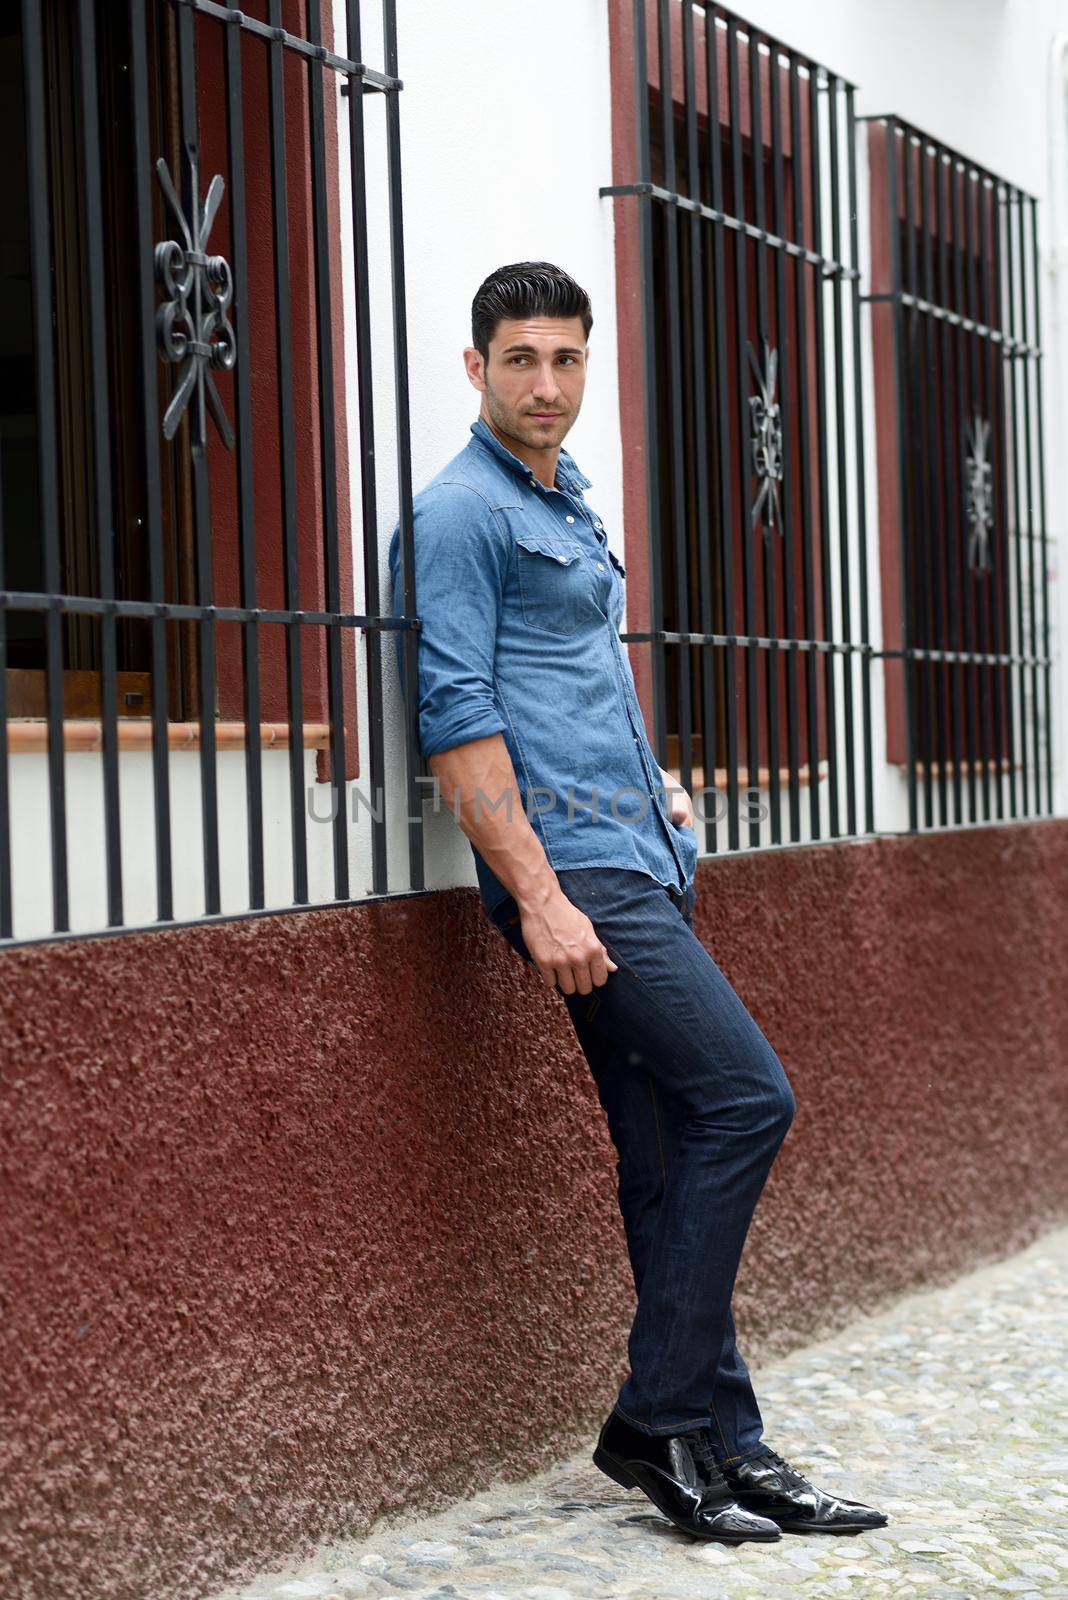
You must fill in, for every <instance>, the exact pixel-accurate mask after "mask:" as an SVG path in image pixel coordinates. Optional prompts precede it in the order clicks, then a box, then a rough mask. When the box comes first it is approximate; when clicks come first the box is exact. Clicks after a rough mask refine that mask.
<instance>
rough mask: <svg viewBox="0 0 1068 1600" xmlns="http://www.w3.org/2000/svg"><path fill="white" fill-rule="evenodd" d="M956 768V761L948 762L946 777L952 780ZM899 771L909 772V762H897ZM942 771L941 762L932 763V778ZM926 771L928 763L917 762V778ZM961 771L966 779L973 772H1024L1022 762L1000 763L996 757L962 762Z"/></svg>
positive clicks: (1003, 760) (1008, 761)
mask: <svg viewBox="0 0 1068 1600" xmlns="http://www.w3.org/2000/svg"><path fill="white" fill-rule="evenodd" d="M956 768H957V763H956V762H955V761H947V762H946V763H945V771H946V775H947V776H948V777H950V778H951V777H952V776H953V774H954V772H955V771H956ZM897 770H898V771H899V772H908V770H909V764H908V762H907V761H899V762H897ZM941 770H942V763H941V762H939V761H932V762H931V776H932V777H934V778H937V777H938V776H939V775H940V773H941ZM926 771H927V763H926V762H924V761H917V762H916V775H917V777H921V778H922V777H923V776H924V774H925V773H926ZM960 771H961V774H962V775H963V776H964V777H967V776H968V774H969V772H972V771H974V772H978V773H980V774H982V773H984V772H998V771H1001V772H1022V771H1023V762H1022V761H1010V760H1009V758H1008V756H1002V758H1001V760H1000V761H998V760H997V758H996V757H995V756H988V757H987V759H986V760H985V761H983V760H979V761H962V762H961V763H960Z"/></svg>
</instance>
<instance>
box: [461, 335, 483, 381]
mask: <svg viewBox="0 0 1068 1600" xmlns="http://www.w3.org/2000/svg"><path fill="white" fill-rule="evenodd" d="M464 368H465V370H466V372H467V378H468V382H469V383H470V384H471V385H472V387H473V388H475V389H478V390H479V391H484V390H485V387H486V363H485V361H484V360H483V357H482V352H481V350H476V349H475V347H474V345H468V346H467V348H466V350H465V351H464Z"/></svg>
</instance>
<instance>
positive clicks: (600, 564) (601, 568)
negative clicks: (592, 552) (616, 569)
mask: <svg viewBox="0 0 1068 1600" xmlns="http://www.w3.org/2000/svg"><path fill="white" fill-rule="evenodd" d="M597 571H598V572H603V571H604V562H603V561H598V563H597Z"/></svg>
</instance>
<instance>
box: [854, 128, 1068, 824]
mask: <svg viewBox="0 0 1068 1600" xmlns="http://www.w3.org/2000/svg"><path fill="white" fill-rule="evenodd" d="M861 120H862V121H864V122H867V123H869V124H871V125H873V127H874V128H875V129H876V130H882V134H883V140H884V142H883V146H882V150H883V164H884V172H885V188H886V196H887V210H888V218H887V233H888V238H889V273H890V282H889V286H888V287H880V288H877V289H876V290H874V291H873V292H872V293H871V294H869V295H866V296H864V298H865V299H866V300H868V301H869V302H871V303H872V305H873V307H878V306H879V305H880V304H885V306H886V307H887V309H888V311H889V314H890V315H891V318H892V333H893V351H894V367H895V396H896V411H897V441H898V452H897V455H898V462H897V477H898V500H899V516H900V549H901V581H902V594H903V597H904V599H903V606H902V629H901V632H902V648H901V649H900V650H897V651H886V652H884V654H885V655H886V656H888V657H896V658H899V659H901V661H902V663H903V670H904V717H905V729H906V749H907V776H908V806H909V827H910V829H916V828H917V827H919V826H920V793H919V779H920V768H921V765H922V800H923V811H922V820H923V825H924V826H926V827H934V826H954V825H956V826H960V825H964V824H965V823H968V822H971V823H976V822H984V821H991V820H994V819H998V820H1003V819H1011V818H1016V817H1024V816H1032V815H1039V814H1042V813H1043V812H1044V813H1046V814H1049V813H1052V810H1053V750H1052V738H1053V730H1052V718H1051V712H1050V708H1051V683H1050V676H1051V665H1052V663H1051V656H1050V644H1049V582H1048V551H1047V527H1046V515H1045V463H1044V442H1043V419H1042V393H1041V356H1042V351H1041V348H1040V344H1039V328H1040V318H1039V257H1038V225H1037V204H1036V201H1035V199H1034V197H1033V196H1032V195H1029V194H1025V193H1024V192H1023V191H1022V190H1021V189H1019V188H1017V187H1015V186H1014V185H1012V184H1010V183H1007V182H1006V181H1005V180H1004V179H1002V178H999V177H998V176H997V175H996V174H994V173H991V172H989V171H987V170H985V169H984V168H982V167H980V166H979V165H977V163H975V162H973V161H970V160H968V159H967V158H966V157H963V156H961V155H960V154H959V153H958V152H957V151H955V150H951V149H949V148H948V147H947V146H945V145H943V144H941V143H940V142H939V141H937V140H935V139H932V138H931V137H930V136H929V135H927V134H925V133H923V132H921V131H920V130H918V129H916V128H914V127H912V126H910V125H909V124H908V123H906V122H903V121H902V120H900V119H899V118H895V117H872V118H864V119H861ZM873 314H875V313H873ZM962 777H963V779H964V780H965V781H964V784H963V786H962ZM936 779H937V782H936V781H935V780H936ZM947 780H948V781H947Z"/></svg>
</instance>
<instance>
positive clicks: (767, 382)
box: [747, 339, 783, 537]
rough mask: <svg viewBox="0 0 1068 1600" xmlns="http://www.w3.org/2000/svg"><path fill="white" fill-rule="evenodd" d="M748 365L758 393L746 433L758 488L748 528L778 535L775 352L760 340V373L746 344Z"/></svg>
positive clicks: (778, 418)
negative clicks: (761, 347) (761, 528)
mask: <svg viewBox="0 0 1068 1600" xmlns="http://www.w3.org/2000/svg"><path fill="white" fill-rule="evenodd" d="M747 349H748V351H749V365H750V366H751V367H752V369H753V377H754V378H755V379H756V386H757V390H758V392H757V393H756V394H753V395H750V396H749V434H750V451H751V455H752V462H753V471H754V473H755V474H756V476H757V478H758V480H759V483H760V488H759V491H758V493H757V497H756V500H755V501H754V502H753V509H752V512H751V514H750V526H751V527H753V528H755V527H756V526H757V523H758V522H763V524H764V526H765V527H766V528H767V529H769V530H770V529H772V528H775V529H777V530H778V533H779V535H780V537H781V536H782V512H781V509H780V506H779V484H780V483H781V482H782V472H783V464H782V416H781V413H780V411H779V402H778V400H777V399H776V398H775V385H776V383H777V381H778V376H779V352H778V350H777V349H775V350H772V349H770V348H769V346H768V341H767V340H766V339H765V340H764V370H763V372H761V370H760V368H759V366H758V365H757V359H756V356H755V355H754V354H753V346H752V345H751V344H749V343H748V341H747Z"/></svg>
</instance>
